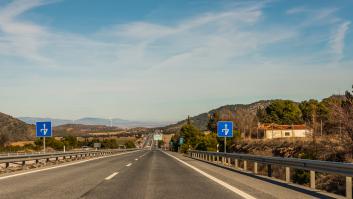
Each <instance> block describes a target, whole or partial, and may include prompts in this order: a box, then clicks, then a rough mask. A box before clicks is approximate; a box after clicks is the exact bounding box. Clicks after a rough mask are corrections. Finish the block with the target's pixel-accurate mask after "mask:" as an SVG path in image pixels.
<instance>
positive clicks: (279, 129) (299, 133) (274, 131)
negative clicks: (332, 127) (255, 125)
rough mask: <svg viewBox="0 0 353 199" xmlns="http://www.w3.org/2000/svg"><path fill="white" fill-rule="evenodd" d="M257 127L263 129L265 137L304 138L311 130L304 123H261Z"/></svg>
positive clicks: (310, 133)
mask: <svg viewBox="0 0 353 199" xmlns="http://www.w3.org/2000/svg"><path fill="white" fill-rule="evenodd" d="M259 129H262V130H263V131H264V138H265V139H274V138H304V137H308V136H311V135H312V134H313V130H312V129H310V128H308V127H307V126H306V125H304V124H301V125H278V124H261V125H260V126H259Z"/></svg>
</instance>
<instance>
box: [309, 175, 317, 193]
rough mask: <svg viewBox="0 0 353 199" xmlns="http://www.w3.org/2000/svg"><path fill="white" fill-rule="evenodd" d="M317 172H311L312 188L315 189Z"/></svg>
mask: <svg viewBox="0 0 353 199" xmlns="http://www.w3.org/2000/svg"><path fill="white" fill-rule="evenodd" d="M315 184H316V183H315V171H310V188H312V189H315Z"/></svg>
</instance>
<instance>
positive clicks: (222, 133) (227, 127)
mask: <svg viewBox="0 0 353 199" xmlns="http://www.w3.org/2000/svg"><path fill="white" fill-rule="evenodd" d="M217 136H218V137H233V122H232V121H219V122H217Z"/></svg>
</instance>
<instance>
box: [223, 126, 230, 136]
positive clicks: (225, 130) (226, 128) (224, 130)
mask: <svg viewBox="0 0 353 199" xmlns="http://www.w3.org/2000/svg"><path fill="white" fill-rule="evenodd" d="M222 132H223V133H224V134H225V135H228V133H229V129H228V125H227V124H224V129H222Z"/></svg>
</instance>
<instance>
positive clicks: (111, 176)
mask: <svg viewBox="0 0 353 199" xmlns="http://www.w3.org/2000/svg"><path fill="white" fill-rule="evenodd" d="M118 173H119V172H114V173H112V174H111V175H110V176H108V177H106V178H104V179H105V180H110V179H112V178H114V176H116V175H117V174H118Z"/></svg>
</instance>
